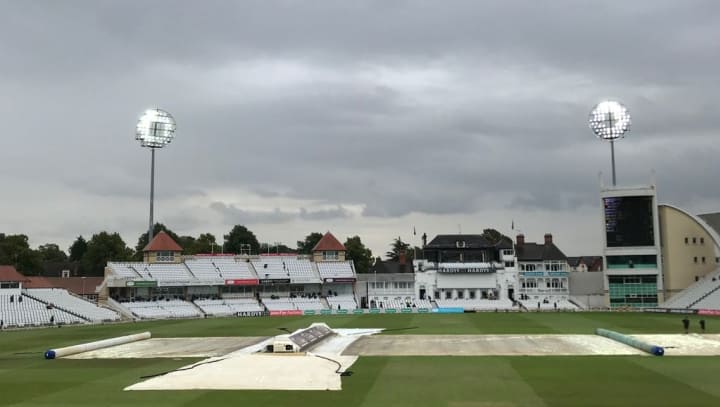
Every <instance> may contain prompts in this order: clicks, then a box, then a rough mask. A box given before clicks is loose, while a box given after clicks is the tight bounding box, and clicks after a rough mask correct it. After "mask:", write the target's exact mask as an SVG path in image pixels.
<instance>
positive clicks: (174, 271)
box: [133, 263, 194, 282]
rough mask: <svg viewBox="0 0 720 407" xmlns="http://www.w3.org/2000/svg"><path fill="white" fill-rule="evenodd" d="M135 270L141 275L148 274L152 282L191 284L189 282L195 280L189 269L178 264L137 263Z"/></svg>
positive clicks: (134, 265) (134, 266)
mask: <svg viewBox="0 0 720 407" xmlns="http://www.w3.org/2000/svg"><path fill="white" fill-rule="evenodd" d="M133 268H134V269H135V271H137V272H138V273H139V274H140V275H145V274H147V275H148V276H149V277H150V279H151V280H157V281H178V282H189V281H192V280H194V278H193V276H192V274H190V272H189V271H188V269H187V268H186V267H185V265H184V264H182V263H177V264H162V263H156V264H146V263H137V264H133Z"/></svg>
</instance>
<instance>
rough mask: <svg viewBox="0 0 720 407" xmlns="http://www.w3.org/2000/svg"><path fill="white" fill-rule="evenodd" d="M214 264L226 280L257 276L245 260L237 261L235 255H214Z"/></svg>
mask: <svg viewBox="0 0 720 407" xmlns="http://www.w3.org/2000/svg"><path fill="white" fill-rule="evenodd" d="M213 264H214V265H215V267H217V269H218V270H219V271H220V277H222V278H223V279H226V280H235V279H238V280H240V279H252V278H257V276H255V274H254V273H253V272H252V270H250V266H248V263H247V262H245V261H235V258H234V257H213Z"/></svg>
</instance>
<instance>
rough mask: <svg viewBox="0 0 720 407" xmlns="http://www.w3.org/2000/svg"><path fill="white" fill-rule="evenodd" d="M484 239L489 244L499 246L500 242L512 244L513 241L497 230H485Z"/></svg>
mask: <svg viewBox="0 0 720 407" xmlns="http://www.w3.org/2000/svg"><path fill="white" fill-rule="evenodd" d="M482 237H484V238H485V240H487V241H488V242H490V243H492V244H497V243H500V242H506V243H509V244H512V239H511V238H509V237H507V236H505V235H503V234H502V233H500V232H498V231H497V230H495V229H485V230H483V233H482Z"/></svg>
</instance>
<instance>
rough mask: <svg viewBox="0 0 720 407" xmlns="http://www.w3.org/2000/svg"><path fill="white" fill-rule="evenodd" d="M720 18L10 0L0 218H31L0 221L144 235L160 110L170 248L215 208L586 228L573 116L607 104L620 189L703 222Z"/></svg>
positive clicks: (580, 151) (336, 221)
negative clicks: (625, 118) (165, 136)
mask: <svg viewBox="0 0 720 407" xmlns="http://www.w3.org/2000/svg"><path fill="white" fill-rule="evenodd" d="M717 21H720V3H718V2H716V1H713V0H704V1H703V0H694V1H683V2H678V1H671V0H638V1H632V2H627V1H620V0H617V1H606V2H596V1H575V0H572V1H571V0H558V1H553V2H537V1H533V0H525V1H522V0H518V1H500V0H498V1H483V2H478V1H471V0H464V1H462V0H458V1H443V2H433V1H385V0H368V1H353V2H337V1H330V0H328V1H306V2H297V1H289V0H288V1H285V0H279V1H272V2H268V1H261V0H249V1H242V2H226V1H219V0H217V1H206V2H202V3H200V2H190V1H184V2H177V1H169V0H158V1H152V2H147V1H125V2H116V1H90V0H84V1H76V2H55V1H33V2H20V1H17V2H4V3H2V5H0V38H1V39H0V53H2V55H3V63H2V64H0V89H3V92H2V95H1V96H0V114H1V115H2V120H0V130H1V131H2V134H3V136H2V137H3V140H4V141H5V147H3V148H2V149H0V161H1V162H3V164H4V170H3V173H1V174H0V181H1V182H3V184H4V185H5V188H4V192H5V193H4V195H6V196H4V197H3V199H2V200H0V210H2V211H3V212H4V213H16V212H18V211H20V210H22V209H24V208H27V207H29V206H32V208H33V211H32V213H33V215H28V218H27V219H23V222H16V221H15V220H13V221H8V222H7V224H8V225H10V226H8V227H11V228H15V227H27V230H18V232H24V233H28V234H29V235H31V237H32V236H33V235H34V233H35V234H38V235H41V236H40V237H38V238H39V239H45V238H47V239H50V238H53V239H56V238H57V237H58V236H62V235H63V230H65V232H64V233H65V234H66V235H67V240H70V239H72V238H74V237H75V236H76V235H77V234H79V233H81V232H83V233H87V232H88V231H92V230H93V227H94V226H93V225H98V226H97V227H96V228H95V229H98V230H99V229H101V228H104V227H115V226H117V225H120V226H119V227H120V228H123V227H124V228H127V229H124V230H121V232H123V233H125V235H129V236H132V239H135V238H136V236H137V233H139V232H141V231H142V230H143V228H144V227H145V226H144V225H145V224H146V222H145V221H144V219H143V216H145V213H146V209H145V208H146V207H147V201H146V200H147V196H148V188H149V185H148V175H149V157H148V156H149V152H148V151H147V150H142V149H141V148H140V147H139V146H138V144H137V142H136V141H135V140H134V125H135V121H136V120H137V117H138V115H139V113H140V112H141V111H142V109H144V108H146V107H151V106H155V105H158V106H160V107H162V108H165V109H167V110H168V111H170V112H172V113H173V114H174V115H175V117H176V119H177V123H178V134H177V138H176V140H175V141H173V143H172V144H170V145H168V146H167V147H165V148H163V149H162V150H160V151H158V154H157V168H156V170H157V174H156V175H157V188H158V189H157V196H158V199H159V200H160V202H159V205H158V206H159V210H160V211H161V212H160V214H163V213H164V214H165V215H164V216H165V220H166V222H168V221H170V220H172V221H173V222H174V223H177V225H178V226H182V227H183V228H185V229H187V230H186V232H183V231H179V232H181V233H191V232H195V231H203V230H205V227H204V226H203V224H202V223H203V222H204V221H207V222H210V221H211V220H210V219H215V218H213V216H215V217H216V218H217V219H219V220H220V221H221V222H222V225H220V226H216V227H217V228H219V229H229V223H232V222H248V223H253V224H257V225H258V226H259V227H262V225H267V227H268V228H269V229H271V228H272V226H273V225H281V224H288V223H290V222H295V221H308V222H327V224H328V225H332V226H333V227H339V228H342V227H343V225H353V226H347V227H348V229H352V228H353V227H357V225H359V224H361V223H360V222H365V223H362V225H365V224H369V223H372V222H375V221H378V220H381V221H383V222H385V221H386V220H393V219H399V218H401V217H405V216H412V215H417V214H421V215H428V216H454V215H458V216H466V217H475V216H477V215H478V214H480V215H482V214H483V213H485V212H486V211H501V212H503V213H506V214H507V216H508V218H510V217H514V216H515V214H517V213H518V212H520V213H522V212H533V211H551V212H558V213H559V212H561V211H588V213H597V210H596V207H597V205H598V202H599V200H598V195H599V193H598V186H599V181H598V173H599V172H603V173H604V174H605V178H606V179H607V178H608V174H609V172H610V171H609V146H608V145H607V143H604V142H602V141H600V140H597V139H595V137H594V136H593V135H592V134H591V132H590V130H589V129H588V128H587V124H586V120H587V115H588V112H589V111H590V109H591V108H592V106H593V105H594V104H595V103H597V102H598V101H599V100H601V99H603V98H617V99H619V100H621V101H622V102H623V103H625V104H626V105H627V106H628V108H629V109H630V112H631V114H632V115H633V126H632V128H631V131H630V133H629V134H628V135H627V137H626V138H625V139H623V140H621V141H619V142H618V144H617V146H616V147H617V148H616V150H617V151H616V153H617V166H618V179H619V181H620V182H621V183H629V184H641V183H647V182H649V180H650V178H651V174H652V173H654V174H655V177H656V180H657V182H658V191H659V194H660V197H661V200H662V201H667V202H672V203H675V204H677V205H680V206H687V207H688V208H690V209H691V210H700V209H701V208H702V209H705V210H708V209H709V210H715V209H717V207H718V203H719V202H720V190H719V189H717V188H708V185H715V184H716V178H717V174H718V173H720V164H719V163H720V161H718V160H717V159H716V157H717V156H718V153H719V152H720V148H719V147H717V143H716V141H715V140H716V138H717V129H718V128H719V127H720V116H719V115H717V106H718V97H717V95H718V94H720V82H718V80H717V78H716V76H717V73H716V70H717V66H719V65H720V52H718V49H720V48H718V45H719V43H718V40H717V39H718V38H720V24H717ZM39 191H45V194H46V195H48V196H51V200H49V201H51V205H52V210H48V211H43V210H42V209H43V208H44V207H43V206H42V202H41V198H39V195H40V192H39ZM233 191H234V193H235V195H238V194H244V193H251V194H254V195H255V196H257V197H260V198H261V199H266V200H268V202H272V203H268V205H267V206H268V207H269V208H273V209H272V210H270V209H268V210H267V211H258V210H255V209H248V208H243V207H242V205H241V204H239V203H237V202H240V201H239V200H238V199H236V198H233V197H230V196H228V194H230V195H233ZM30 199H32V205H28V202H29V201H28V200H30ZM292 200H297V202H300V203H297V202H295V203H294V204H287V206H283V205H284V204H281V203H277V202H288V201H292ZM305 202H312V203H314V205H315V206H310V205H309V204H308V205H306V204H304V203H305ZM708 205H709V207H708ZM78 207H81V208H86V209H80V211H81V212H82V215H79V214H78V211H79V209H78ZM300 207H302V208H303V209H298V208H300ZM351 207H352V208H361V209H360V210H359V211H350V210H349V209H348V208H351ZM76 216H82V217H83V220H82V221H79V220H70V219H68V218H72V217H76ZM158 216H161V215H158ZM56 218H57V219H60V220H58V221H55V220H53V219H56ZM85 218H87V219H85ZM127 219H137V221H136V222H135V223H132V222H127V221H126V220H127ZM217 219H215V220H217ZM48 222H50V223H52V222H55V223H54V224H51V225H50V224H46V223H48ZM553 222H560V223H561V222H563V220H562V217H561V216H559V217H558V220H553ZM35 223H42V224H43V225H42V226H37V227H34V226H33V225H34V224H35ZM168 223H169V222H168ZM596 223H597V222H595V220H591V221H588V225H591V226H592V225H595V224H596ZM17 225H21V226H17ZM22 225H27V226H22ZM64 225H82V227H84V228H85V231H83V230H80V231H78V230H74V229H72V228H70V227H66V226H64ZM168 226H170V227H171V228H172V225H168ZM489 226H492V225H489ZM568 227H569V226H568ZM4 228H5V225H2V224H0V230H2V229H4ZM323 229H324V228H323ZM45 230H51V231H52V233H45V232H44V231H45ZM373 233H374V234H375V235H378V234H381V233H385V234H387V236H395V235H396V233H395V232H394V231H393V230H386V231H385V230H382V231H381V230H379V229H378V230H374V231H373ZM293 238H294V237H293Z"/></svg>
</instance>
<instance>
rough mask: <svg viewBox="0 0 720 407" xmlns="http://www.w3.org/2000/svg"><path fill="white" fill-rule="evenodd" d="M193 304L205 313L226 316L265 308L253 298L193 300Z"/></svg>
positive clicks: (259, 310)
mask: <svg viewBox="0 0 720 407" xmlns="http://www.w3.org/2000/svg"><path fill="white" fill-rule="evenodd" d="M195 305H197V306H198V307H200V308H201V309H202V310H203V312H204V313H205V314H207V315H217V316H222V315H224V316H228V315H235V314H236V313H238V312H261V311H264V310H265V309H264V308H263V307H262V306H261V305H260V304H258V302H257V301H256V300H255V299H253V298H233V299H229V298H228V299H222V300H208V299H202V300H195Z"/></svg>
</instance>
